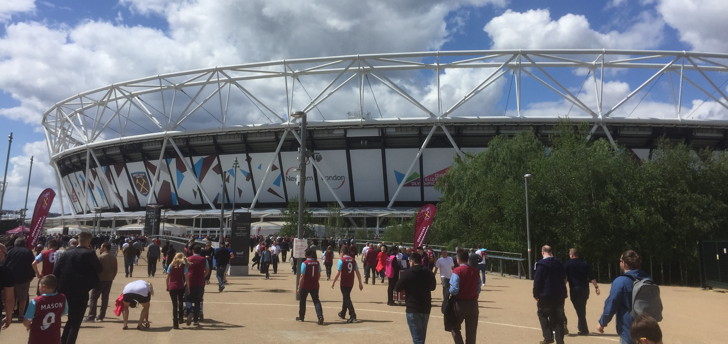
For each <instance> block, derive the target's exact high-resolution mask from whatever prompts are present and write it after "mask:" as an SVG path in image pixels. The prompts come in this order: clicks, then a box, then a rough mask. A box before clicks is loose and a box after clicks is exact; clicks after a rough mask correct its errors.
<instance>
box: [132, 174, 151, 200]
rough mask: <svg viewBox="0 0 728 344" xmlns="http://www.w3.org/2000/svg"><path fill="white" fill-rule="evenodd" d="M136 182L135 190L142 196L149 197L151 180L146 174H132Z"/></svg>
mask: <svg viewBox="0 0 728 344" xmlns="http://www.w3.org/2000/svg"><path fill="white" fill-rule="evenodd" d="M131 179H132V180H133V181H134V188H135V189H136V190H137V191H138V192H139V193H140V194H142V195H144V196H147V195H149V179H148V178H147V174H146V173H145V172H134V173H132V174H131Z"/></svg>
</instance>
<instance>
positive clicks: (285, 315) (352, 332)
mask: <svg viewBox="0 0 728 344" xmlns="http://www.w3.org/2000/svg"><path fill="white" fill-rule="evenodd" d="M144 264H145V262H144V261H142V262H141V265H139V266H137V267H136V268H135V273H134V275H135V276H137V278H125V277H123V276H124V271H123V262H122V261H121V259H120V260H119V266H120V273H119V275H117V278H116V280H115V281H114V284H113V287H112V296H114V297H113V299H116V297H118V295H119V294H120V293H121V289H122V288H123V286H124V285H125V284H126V283H128V282H130V281H133V280H136V279H139V277H142V276H146V268H147V267H146V266H145V265H144ZM324 275H325V274H324ZM214 278H215V277H214V274H213V278H212V279H213V280H214ZM144 279H146V280H151V281H152V283H153V284H154V288H155V291H156V294H155V295H154V297H153V298H152V306H151V313H150V316H149V319H150V321H151V323H152V326H151V328H150V329H148V330H145V331H139V330H136V329H132V330H126V331H125V330H122V328H121V327H122V321H121V318H120V317H119V318H117V317H115V316H114V315H113V309H110V310H109V311H108V312H107V314H108V315H107V319H106V321H105V322H102V323H84V324H83V326H82V328H81V332H80V334H79V339H78V343H104V344H113V343H123V344H129V343H141V342H148V343H155V344H163V343H207V342H211V341H220V342H247V343H283V342H289V343H297V344H298V343H302V344H303V343H316V344H321V343H367V344H370V343H372V342H384V343H408V342H411V338H410V335H409V330H408V328H407V323H406V320H405V315H404V311H405V309H404V306H387V305H386V292H387V286H386V283H385V284H379V283H378V284H377V285H374V286H372V285H371V284H368V285H367V284H365V285H364V290H363V291H359V290H357V289H355V290H354V291H353V292H352V299H353V301H354V306H355V307H356V312H357V316H358V318H359V320H360V322H359V323H355V324H347V323H345V321H344V320H341V319H339V318H338V317H337V316H336V313H337V312H338V311H339V310H340V309H341V293H340V292H339V289H338V284H337V288H336V289H331V283H330V282H331V281H326V279H325V277H324V278H322V280H321V300H322V304H323V307H324V316H325V324H324V326H319V325H317V324H316V323H315V322H314V319H315V316H314V314H315V312H314V310H313V306H312V304H311V302H310V301H309V302H308V308H307V319H310V320H307V321H306V322H304V323H300V322H296V321H295V317H296V315H297V313H298V302H297V301H296V300H295V295H294V290H295V289H294V284H295V282H294V281H295V276H294V275H292V274H291V269H290V264H281V265H280V269H279V271H278V274H277V275H272V277H271V279H270V280H265V279H264V278H263V277H261V276H260V275H259V274H258V273H257V272H255V273H253V274H252V275H250V276H245V277H230V278H229V282H230V283H229V284H228V285H227V287H226V289H225V291H224V292H222V293H218V292H217V285H215V284H210V285H209V287H208V288H207V292H206V293H205V303H204V313H205V317H206V320H205V321H203V322H202V324H201V326H200V327H199V328H193V327H187V326H184V325H183V326H182V329H180V330H173V329H172V318H171V302H170V299H169V296H168V294H167V292H166V291H165V275H163V274H161V273H158V274H157V276H156V277H155V278H144ZM332 279H333V277H332ZM661 289H662V294H663V296H662V297H663V303H664V304H665V311H664V315H665V320H664V321H663V322H662V323H661V326H662V329H663V332H664V336H665V343H670V344H675V343H716V344H717V343H725V342H726V340H728V327H727V326H725V324H726V320H728V315H726V310H728V294H725V293H720V292H715V291H706V290H701V289H698V288H682V287H662V288H661ZM530 290H531V283H530V282H529V281H526V280H519V279H517V278H512V277H500V276H498V275H496V274H491V275H488V280H487V285H486V286H485V288H484V290H483V293H481V296H480V322H479V326H478V343H538V341H539V340H541V338H540V333H541V330H540V328H539V325H538V319H537V317H536V303H535V301H534V300H533V298H532V297H531V296H530V295H531V293H530ZM602 290H603V292H604V293H603V294H602V295H601V296H596V295H594V294H592V296H591V298H590V300H589V303H588V305H587V317H588V318H587V319H588V321H589V324H590V327H591V328H592V330H593V329H594V327H595V325H596V321H597V317H598V316H599V314H601V308H602V306H603V303H604V299H605V298H606V296H607V295H606V293H607V292H608V290H609V286H608V285H604V284H602ZM432 295H433V304H435V305H436V306H435V307H433V313H432V315H431V317H430V323H429V327H428V333H427V339H428V340H427V342H428V343H452V338H451V337H450V334H449V333H448V332H445V331H444V330H443V323H442V316H441V314H440V313H439V308H438V307H437V306H439V304H440V302H441V301H442V297H441V295H442V294H441V289H440V286H438V287H437V289H436V290H435V291H434V292H433V294H432ZM566 314H567V317H568V318H569V320H570V323H571V325H570V326H569V327H570V328H569V329H570V330H571V331H572V332H576V328H575V325H576V314H575V313H574V310H573V308H572V307H571V304H570V302H569V301H568V300H567V305H566ZM138 317H139V309H132V310H131V313H130V316H129V319H130V328H134V327H135V326H134V325H132V324H135V323H136V320H137V319H138ZM27 336H28V335H27V332H26V331H25V328H24V327H23V325H22V324H21V323H18V322H13V324H12V326H11V327H10V328H8V329H6V330H4V331H2V332H0V343H24V342H27V338H28V337H27ZM566 342H567V343H573V344H578V343H606V344H608V343H618V342H619V340H618V337H617V336H616V333H615V329H614V321H613V322H612V323H611V324H610V325H609V327H608V328H607V332H606V333H605V334H604V335H596V334H595V333H593V335H592V336H589V337H581V336H580V337H577V336H569V337H567V338H566Z"/></svg>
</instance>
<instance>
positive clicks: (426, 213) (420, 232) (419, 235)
mask: <svg viewBox="0 0 728 344" xmlns="http://www.w3.org/2000/svg"><path fill="white" fill-rule="evenodd" d="M435 213H437V207H435V205H433V204H425V205H423V206H422V208H420V211H419V212H418V213H417V218H416V219H415V239H414V240H413V242H414V244H415V245H414V247H415V248H417V247H420V246H422V243H423V242H425V237H427V232H428V231H429V229H430V225H431V224H432V221H433V220H434V219H435Z"/></svg>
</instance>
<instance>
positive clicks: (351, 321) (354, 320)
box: [346, 317, 359, 324]
mask: <svg viewBox="0 0 728 344" xmlns="http://www.w3.org/2000/svg"><path fill="white" fill-rule="evenodd" d="M346 322H347V323H348V324H353V323H357V322H359V321H358V320H356V318H355V317H352V318H349V320H347V321H346Z"/></svg>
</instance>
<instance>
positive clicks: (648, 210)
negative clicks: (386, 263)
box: [392, 122, 728, 284]
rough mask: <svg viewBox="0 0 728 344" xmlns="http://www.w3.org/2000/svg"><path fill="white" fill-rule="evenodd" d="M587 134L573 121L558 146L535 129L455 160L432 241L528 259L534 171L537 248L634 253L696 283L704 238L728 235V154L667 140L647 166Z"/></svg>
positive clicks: (611, 256) (441, 183)
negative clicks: (724, 230)
mask: <svg viewBox="0 0 728 344" xmlns="http://www.w3.org/2000/svg"><path fill="white" fill-rule="evenodd" d="M587 129H588V128H586V127H579V126H575V125H573V124H570V123H568V122H564V123H562V124H561V125H560V128H559V132H558V134H556V135H555V136H554V137H552V138H551V139H550V141H551V143H550V146H549V147H546V146H545V145H544V144H542V143H541V142H540V141H539V140H538V139H537V138H536V136H535V135H534V134H533V133H531V132H521V133H519V134H517V135H515V136H513V137H510V138H509V137H505V136H498V137H496V138H494V139H493V140H492V141H491V142H490V144H489V147H488V149H487V150H485V151H483V152H481V153H479V154H477V155H474V156H468V157H467V158H465V159H456V160H455V162H454V163H453V165H452V167H451V168H450V169H449V170H448V172H447V174H445V175H444V176H443V177H441V178H440V179H439V180H438V183H437V185H436V188H437V189H438V190H439V191H441V192H442V197H441V201H440V203H439V204H438V213H437V216H436V218H435V222H434V223H433V226H432V237H431V239H432V242H438V243H443V244H447V245H450V246H452V245H454V244H460V245H462V246H466V247H473V246H479V245H485V247H488V248H491V249H495V250H503V251H513V252H523V253H524V254H525V253H526V247H525V246H526V245H525V244H526V221H525V219H526V213H525V201H526V200H525V185H524V174H526V173H530V174H531V175H532V177H531V178H529V180H528V202H529V219H530V230H531V242H532V244H533V246H534V247H533V249H534V250H536V252H538V251H537V250H538V248H539V247H540V246H541V245H543V244H550V245H552V246H554V247H555V249H556V252H557V255H561V256H562V257H563V256H565V254H566V251H567V249H568V248H569V247H578V248H579V249H580V251H581V252H582V255H583V256H584V257H585V258H586V259H587V260H590V261H593V262H612V263H614V260H615V258H616V257H617V256H618V255H619V254H620V253H621V252H622V251H624V250H626V249H635V250H637V251H638V252H639V253H640V254H641V255H642V256H643V257H644V258H645V260H644V261H645V266H644V267H645V268H646V269H648V272H651V273H653V274H657V273H658V271H650V270H652V269H653V268H655V270H659V274H660V275H659V276H657V278H658V281H660V282H662V283H665V282H670V281H671V280H672V279H673V278H671V277H670V276H672V275H673V271H674V272H675V274H674V275H675V277H676V278H674V279H675V280H677V279H679V281H680V282H681V283H684V284H685V283H691V281H694V280H695V279H696V277H697V257H696V242H697V241H700V240H708V239H718V238H721V237H720V235H721V229H722V228H725V227H726V226H728V188H726V187H725V185H728V154H726V153H725V152H720V153H716V152H712V151H710V150H704V151H700V152H694V151H691V150H690V148H689V147H688V146H686V145H685V144H680V143H671V142H668V141H661V142H659V144H658V146H657V148H656V149H654V150H653V153H652V156H651V158H650V159H648V160H646V161H644V162H643V161H640V159H638V158H637V157H636V156H634V155H633V154H632V153H631V151H630V150H627V149H617V150H614V149H613V147H612V145H611V144H610V143H609V142H607V141H605V140H596V141H587V140H585V137H586V136H587V133H586V130H587ZM392 235H394V234H392ZM723 238H725V235H723ZM653 262H654V264H653ZM658 262H659V269H657V268H656V267H655V266H657V265H658ZM665 266H667V270H665ZM604 270H606V269H604ZM663 273H664V275H663ZM693 283H694V282H693Z"/></svg>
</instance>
